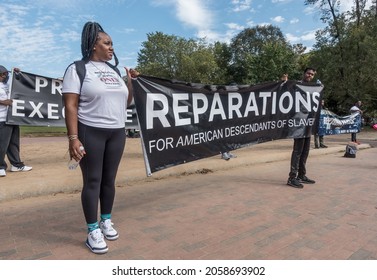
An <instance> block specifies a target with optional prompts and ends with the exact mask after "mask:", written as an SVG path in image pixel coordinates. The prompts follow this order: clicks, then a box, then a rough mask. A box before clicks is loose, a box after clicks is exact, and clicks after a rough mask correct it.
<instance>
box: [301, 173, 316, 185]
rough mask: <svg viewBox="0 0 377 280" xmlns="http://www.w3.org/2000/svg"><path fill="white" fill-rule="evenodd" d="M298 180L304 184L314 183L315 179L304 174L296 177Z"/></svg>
mask: <svg viewBox="0 0 377 280" xmlns="http://www.w3.org/2000/svg"><path fill="white" fill-rule="evenodd" d="M297 179H298V181H299V182H300V183H304V184H314V183H315V181H314V180H312V179H309V178H308V177H306V176H305V175H304V176H302V177H297Z"/></svg>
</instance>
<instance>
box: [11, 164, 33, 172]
mask: <svg viewBox="0 0 377 280" xmlns="http://www.w3.org/2000/svg"><path fill="white" fill-rule="evenodd" d="M32 169H33V167H31V166H26V165H24V166H22V167H16V166H13V165H12V166H11V167H10V171H11V172H20V171H24V172H26V171H30V170H32Z"/></svg>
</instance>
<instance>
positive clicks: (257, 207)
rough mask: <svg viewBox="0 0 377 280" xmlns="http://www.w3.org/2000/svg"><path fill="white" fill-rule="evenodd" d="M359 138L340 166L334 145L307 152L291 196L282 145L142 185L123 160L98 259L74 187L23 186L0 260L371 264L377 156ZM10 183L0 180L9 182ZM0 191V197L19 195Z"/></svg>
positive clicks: (6, 208) (5, 229)
mask: <svg viewBox="0 0 377 280" xmlns="http://www.w3.org/2000/svg"><path fill="white" fill-rule="evenodd" d="M361 136H362V135H360V137H359V140H360V141H361V142H363V144H362V145H361V146H362V147H364V148H363V149H360V150H359V151H358V153H357V156H356V158H354V159H350V158H344V157H343V154H344V148H345V144H346V143H347V139H346V138H342V137H340V138H335V137H334V138H333V137H331V138H330V137H329V138H326V140H325V141H326V144H328V145H329V146H330V147H329V148H328V149H318V150H314V149H313V150H311V154H310V156H309V160H308V176H310V177H311V178H313V179H315V180H316V181H317V182H316V184H314V185H305V187H304V189H301V190H300V189H295V188H292V187H289V186H287V185H286V179H287V174H288V169H289V155H290V152H291V148H292V147H291V146H292V140H279V141H276V142H274V143H265V144H258V145H255V146H253V147H248V148H245V149H240V150H237V151H234V153H235V154H236V155H237V156H238V157H237V158H236V159H231V160H229V161H225V160H222V159H220V155H219V156H218V157H212V158H208V159H204V160H200V161H197V162H195V163H193V164H186V165H181V166H179V167H177V168H175V167H174V168H170V169H167V170H165V171H164V172H161V173H156V174H154V175H153V176H152V177H151V178H146V177H145V171H144V169H143V168H141V167H143V163H142V162H138V161H136V160H135V158H138V157H139V153H138V151H136V149H135V150H133V151H128V152H126V159H128V162H127V163H126V162H124V163H123V164H124V165H123V167H122V170H121V172H120V178H119V182H118V187H117V194H116V200H115V204H114V211H113V221H114V223H115V226H116V228H117V230H118V231H119V233H120V238H119V239H118V240H117V241H112V242H110V241H108V242H107V243H108V246H109V252H108V253H107V254H105V255H95V254H93V253H91V252H90V251H89V250H88V248H86V246H85V244H84V241H85V238H86V230H85V221H84V218H83V214H82V209H81V203H80V193H79V192H78V189H79V185H78V186H75V185H73V186H72V187H69V188H68V187H67V188H66V190H65V191H64V193H62V192H60V193H59V192H56V191H52V190H51V189H55V188H56V187H54V186H50V187H47V186H48V184H46V187H41V186H35V185H33V184H32V182H30V180H29V183H28V185H29V186H28V187H29V189H30V190H29V192H27V194H29V196H28V199H16V198H14V199H8V200H4V201H2V202H1V203H0V215H1V217H2V231H0V240H1V243H0V244H1V246H0V259H2V260H24V259H27V260H36V259H38V260H81V259H88V260H180V259H182V260H237V259H239V260H263V259H265V260H269V259H277V260H301V259H309V260H310V259H317V260H328V259H337V260H338V259H339V260H347V259H355V260H366V259H368V260H371V259H373V260H375V259H377V223H376V216H377V212H376V211H377V210H376V209H377V192H376V183H375V174H376V168H377V162H376V158H377V149H376V148H368V147H369V145H368V144H367V143H368V142H369V143H370V144H372V146H373V144H375V143H376V140H375V139H376V138H373V137H374V135H372V137H369V138H365V137H361ZM132 140H135V143H136V141H137V140H138V139H132ZM23 141H25V139H23ZM26 142H27V141H26ZM26 142H24V145H25V149H28V148H27V146H28V145H29V144H28V143H26ZM40 142H41V141H39V144H40V145H41V146H43V145H42V144H41V143H40ZM129 142H131V141H129ZM64 143H65V142H64ZM30 145H31V146H33V147H34V148H33V149H36V148H35V147H36V146H35V145H32V144H30ZM49 146H50V147H51V148H53V145H52V144H50V145H49ZM130 146H133V145H130ZM30 160H31V159H30ZM125 161H126V160H125ZM63 162H65V160H64V161H63V160H62V163H61V164H62V165H64V164H63ZM135 162H136V163H135ZM34 163H35V162H34ZM34 163H33V167H34V168H35V170H33V171H32V172H41V173H38V174H43V172H42V171H39V170H38V169H39V167H40V166H43V164H44V163H42V162H41V163H40V164H38V165H36V164H34ZM59 164H60V163H56V165H59ZM230 166H231V167H230ZM57 169H59V168H57ZM62 169H63V166H62V167H61V169H59V170H58V171H57V172H55V173H54V174H58V173H59V172H62ZM125 173H126V174H125ZM191 173H193V175H191V176H188V174H191ZM64 174H65V176H67V174H69V175H70V174H73V173H68V171H65V173H64ZM75 174H76V173H75ZM77 174H79V173H78V172H77ZM131 174H132V175H131ZM10 175H11V176H9V178H8V176H7V177H6V178H3V179H8V181H9V180H13V179H14V178H15V176H16V174H10ZM18 175H24V174H18ZM40 176H42V175H40ZM47 177H48V176H44V177H41V178H40V179H42V180H44V179H47ZM68 177H71V179H72V182H76V180H77V178H76V175H71V176H68ZM77 177H78V178H79V175H77ZM25 178H27V177H25ZM60 181H61V179H60V177H59V178H55V181H49V182H56V185H62V182H60ZM3 182H5V181H3V180H2V181H1V187H0V188H2V189H4V188H6V189H7V191H6V192H3V193H6V194H8V195H9V196H11V194H13V197H16V196H15V195H14V193H15V194H19V190H18V192H11V186H4V184H3ZM67 182H70V180H67ZM24 188H25V186H24ZM37 190H38V191H37ZM23 194H26V191H25V192H24V193H23ZM32 194H34V195H36V196H34V197H32V196H33V195H32ZM51 194H54V195H51ZM9 196H8V197H9ZM3 197H4V196H3ZM25 197H26V195H25Z"/></svg>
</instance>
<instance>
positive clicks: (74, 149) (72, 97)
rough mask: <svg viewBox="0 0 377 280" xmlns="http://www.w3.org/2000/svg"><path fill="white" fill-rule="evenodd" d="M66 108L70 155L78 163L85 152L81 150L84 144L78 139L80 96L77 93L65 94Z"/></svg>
mask: <svg viewBox="0 0 377 280" xmlns="http://www.w3.org/2000/svg"><path fill="white" fill-rule="evenodd" d="M63 99H64V106H65V124H66V127H67V134H68V139H69V155H70V156H71V158H74V159H75V160H76V161H79V160H81V158H82V157H83V156H84V155H85V151H82V150H80V146H82V143H81V142H80V140H79V138H78V116H77V112H78V106H79V95H78V94H75V93H65V94H63Z"/></svg>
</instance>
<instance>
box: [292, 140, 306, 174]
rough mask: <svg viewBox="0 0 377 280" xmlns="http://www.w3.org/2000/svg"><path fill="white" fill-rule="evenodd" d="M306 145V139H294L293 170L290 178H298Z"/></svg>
mask: <svg viewBox="0 0 377 280" xmlns="http://www.w3.org/2000/svg"><path fill="white" fill-rule="evenodd" d="M304 143H305V141H304V138H295V139H293V151H292V155H291V170H290V172H289V178H295V177H296V176H297V173H298V170H299V164H300V158H301V153H302V150H303V148H304Z"/></svg>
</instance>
